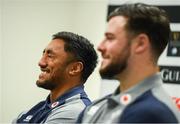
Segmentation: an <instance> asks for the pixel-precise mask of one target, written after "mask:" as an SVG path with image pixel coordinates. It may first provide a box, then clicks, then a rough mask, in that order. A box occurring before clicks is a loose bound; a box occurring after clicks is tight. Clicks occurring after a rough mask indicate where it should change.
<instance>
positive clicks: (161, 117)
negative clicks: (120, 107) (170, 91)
mask: <svg viewBox="0 0 180 124" xmlns="http://www.w3.org/2000/svg"><path fill="white" fill-rule="evenodd" d="M132 115H133V116H132ZM175 120H177V119H176V117H175V115H174V113H173V111H172V110H171V108H169V107H168V106H167V105H166V104H165V103H164V102H162V101H161V100H160V99H158V98H157V97H155V96H154V95H153V94H152V92H151V91H147V92H145V93H144V94H142V95H141V96H139V97H138V98H137V99H136V100H135V101H134V102H133V103H131V104H130V105H128V106H127V107H126V108H125V110H124V112H123V114H122V116H121V121H122V122H128V123H130V122H156V123H158V122H163V121H164V122H175Z"/></svg>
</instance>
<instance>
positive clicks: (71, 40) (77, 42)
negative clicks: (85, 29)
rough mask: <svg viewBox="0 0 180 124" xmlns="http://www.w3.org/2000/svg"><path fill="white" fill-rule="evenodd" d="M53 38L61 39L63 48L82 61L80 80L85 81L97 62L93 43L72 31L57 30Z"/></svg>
mask: <svg viewBox="0 0 180 124" xmlns="http://www.w3.org/2000/svg"><path fill="white" fill-rule="evenodd" d="M53 39H62V40H63V41H64V42H65V46H64V50H65V51H66V52H69V53H71V54H72V55H74V57H75V59H76V60H78V61H81V62H82V63H83V66H84V68H83V73H82V81H83V82H85V81H86V80H87V78H88V77H89V75H90V74H91V73H92V72H93V71H94V69H95V67H96V64H97V53H96V51H95V49H94V46H93V44H91V43H90V41H89V40H88V39H86V38H84V37H83V36H80V35H78V34H74V33H72V32H58V33H57V34H54V35H53Z"/></svg>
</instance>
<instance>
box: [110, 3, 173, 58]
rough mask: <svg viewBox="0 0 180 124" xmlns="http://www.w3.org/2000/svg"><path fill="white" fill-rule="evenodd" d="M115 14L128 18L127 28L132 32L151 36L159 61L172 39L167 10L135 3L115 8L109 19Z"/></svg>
mask: <svg viewBox="0 0 180 124" xmlns="http://www.w3.org/2000/svg"><path fill="white" fill-rule="evenodd" d="M114 16H124V17H126V18H127V20H128V21H127V24H126V27H125V28H126V30H127V31H128V32H129V33H130V34H131V33H132V34H135V35H138V34H140V33H145V34H146V35H147V36H148V37H149V39H150V43H151V46H152V51H153V53H155V55H154V57H155V60H156V61H157V59H158V58H159V56H160V54H161V53H162V52H163V50H164V49H165V47H166V45H167V43H168V42H169V40H170V24H169V18H168V17H167V14H166V12H165V11H164V10H162V9H159V8H158V7H155V6H152V5H146V4H143V3H135V4H124V5H122V6H121V7H119V8H117V9H115V10H114V11H113V12H112V13H111V14H110V15H109V17H108V21H109V20H110V19H111V18H112V17H114Z"/></svg>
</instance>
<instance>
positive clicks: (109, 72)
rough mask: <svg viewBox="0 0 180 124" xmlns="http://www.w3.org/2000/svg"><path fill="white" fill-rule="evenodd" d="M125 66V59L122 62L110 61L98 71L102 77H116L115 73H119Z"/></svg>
mask: <svg viewBox="0 0 180 124" xmlns="http://www.w3.org/2000/svg"><path fill="white" fill-rule="evenodd" d="M126 67H127V61H124V62H123V63H121V64H119V63H112V64H111V65H109V66H108V67H106V68H105V69H103V70H100V71H99V73H100V75H101V78H102V79H116V75H117V74H120V73H121V72H122V71H123V70H124V69H125V68H126Z"/></svg>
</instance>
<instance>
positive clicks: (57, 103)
mask: <svg viewBox="0 0 180 124" xmlns="http://www.w3.org/2000/svg"><path fill="white" fill-rule="evenodd" d="M58 105H59V102H58V101H57V102H54V103H53V104H51V108H54V107H56V106H58Z"/></svg>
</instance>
